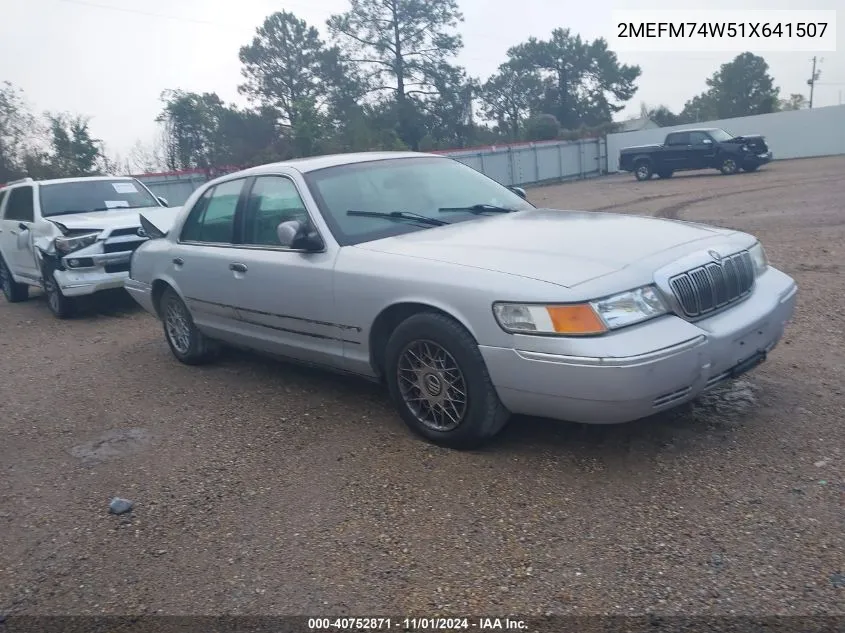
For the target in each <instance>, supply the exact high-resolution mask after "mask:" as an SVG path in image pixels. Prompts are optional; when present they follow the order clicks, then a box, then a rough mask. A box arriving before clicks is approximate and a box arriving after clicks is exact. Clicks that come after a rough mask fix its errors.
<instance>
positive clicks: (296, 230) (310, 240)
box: [276, 220, 323, 251]
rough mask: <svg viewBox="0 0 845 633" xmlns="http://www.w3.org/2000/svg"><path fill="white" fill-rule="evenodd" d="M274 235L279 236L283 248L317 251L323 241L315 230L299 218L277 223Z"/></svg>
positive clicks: (321, 246)
mask: <svg viewBox="0 0 845 633" xmlns="http://www.w3.org/2000/svg"><path fill="white" fill-rule="evenodd" d="M276 237H278V238H279V244H281V245H282V246H284V247H285V248H295V249H302V250H304V251H319V250H321V249H322V248H323V241H322V240H321V239H320V236H319V235H317V232H316V231H313V230H311V229H310V228H309V227H308V226H307V225H306V224H303V223H302V222H300V221H299V220H287V221H285V222H282V223H281V224H279V226H277V227H276Z"/></svg>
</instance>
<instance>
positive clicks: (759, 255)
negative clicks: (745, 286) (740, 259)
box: [748, 242, 769, 277]
mask: <svg viewBox="0 0 845 633" xmlns="http://www.w3.org/2000/svg"><path fill="white" fill-rule="evenodd" d="M748 253H749V254H750V255H751V261H752V262H754V276H755V277H759V276H760V275H762V274H763V273H764V272H766V269H768V267H769V259H768V258H767V257H766V251H765V250H763V245H762V244H760V242H757V243H756V244H755V245H754V246H752V247H751V248H749V249H748Z"/></svg>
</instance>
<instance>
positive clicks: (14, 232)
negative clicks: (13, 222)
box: [9, 231, 18, 235]
mask: <svg viewBox="0 0 845 633" xmlns="http://www.w3.org/2000/svg"><path fill="white" fill-rule="evenodd" d="M9 233H11V234H12V235H17V234H18V232H17V231H9Z"/></svg>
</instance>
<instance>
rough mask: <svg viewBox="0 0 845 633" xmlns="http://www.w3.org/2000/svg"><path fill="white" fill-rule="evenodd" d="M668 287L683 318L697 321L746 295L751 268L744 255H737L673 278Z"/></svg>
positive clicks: (752, 280)
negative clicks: (678, 305)
mask: <svg viewBox="0 0 845 633" xmlns="http://www.w3.org/2000/svg"><path fill="white" fill-rule="evenodd" d="M669 285H670V287H671V288H672V292H673V293H675V297H676V298H677V299H678V303H679V304H680V305H681V309H682V310H683V311H684V314H686V315H687V316H688V317H697V316H701V315H704V314H707V313H709V312H713V311H714V310H718V309H719V308H722V307H724V306H726V305H729V304H731V303H733V302H734V301H738V300H739V299H741V298H742V297H744V296H745V295H747V294H748V293H749V292H750V291H751V288H752V286H753V285H754V264H753V262H752V261H751V255H750V254H749V252H748V251H740V252H739V253H736V254H734V255H729V256H727V257H725V258H724V259H722V261H720V262H710V263H707V264H705V265H704V266H699V267H698V268H693V269H692V270H688V271H687V272H685V273H681V274H680V275H676V276H675V277H672V279H670V280H669Z"/></svg>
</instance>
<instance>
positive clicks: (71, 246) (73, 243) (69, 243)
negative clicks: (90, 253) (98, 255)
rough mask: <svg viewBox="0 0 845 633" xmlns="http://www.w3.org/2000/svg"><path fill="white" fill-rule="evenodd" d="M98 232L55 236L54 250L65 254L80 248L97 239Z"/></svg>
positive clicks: (89, 244)
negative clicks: (72, 235)
mask: <svg viewBox="0 0 845 633" xmlns="http://www.w3.org/2000/svg"><path fill="white" fill-rule="evenodd" d="M98 235H100V234H99V233H86V234H85V235H75V236H74V237H57V238H56V240H55V244H56V250H57V251H58V252H59V253H61V254H62V255H67V254H68V253H72V252H74V251H78V250H79V249H80V248H85V247H86V246H91V244H93V243H94V242H96V241H97V236H98Z"/></svg>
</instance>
